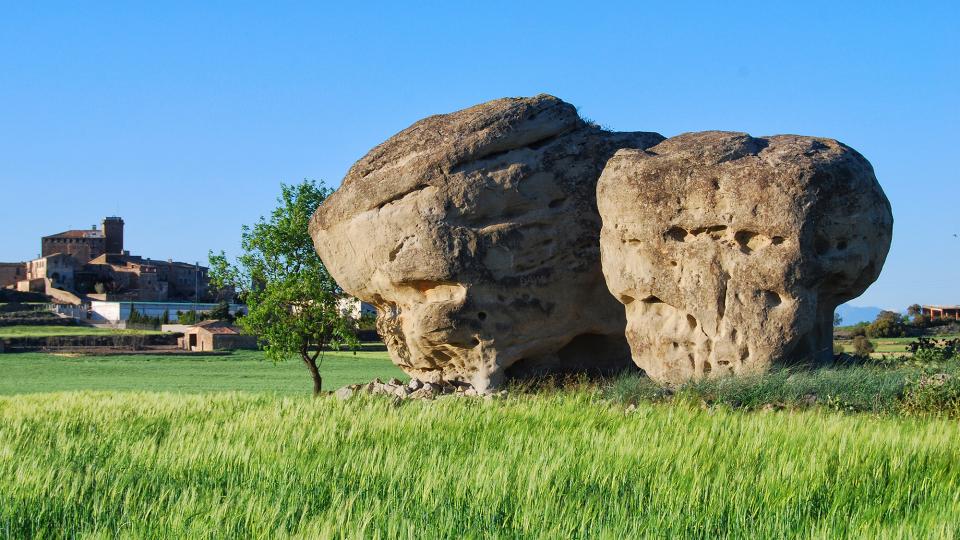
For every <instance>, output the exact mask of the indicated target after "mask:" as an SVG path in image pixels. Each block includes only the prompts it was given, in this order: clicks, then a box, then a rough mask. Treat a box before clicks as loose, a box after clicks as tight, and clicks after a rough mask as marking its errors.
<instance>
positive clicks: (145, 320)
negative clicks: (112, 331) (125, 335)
mask: <svg viewBox="0 0 960 540" xmlns="http://www.w3.org/2000/svg"><path fill="white" fill-rule="evenodd" d="M161 322H162V321H161V318H160V317H150V316H148V315H145V314H143V313H140V312H139V311H137V308H136V306H130V316H129V317H128V318H127V327H128V328H140V329H147V330H158V329H159V328H160V324H161Z"/></svg>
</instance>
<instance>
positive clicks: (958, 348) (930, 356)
mask: <svg viewBox="0 0 960 540" xmlns="http://www.w3.org/2000/svg"><path fill="white" fill-rule="evenodd" d="M907 350H908V351H910V353H912V354H913V359H914V360H916V361H918V362H946V361H949V360H954V359H957V360H960V338H954V339H941V340H937V339H931V338H927V337H920V338H917V339H916V340H915V341H913V342H911V343H910V344H909V345H908V346H907Z"/></svg>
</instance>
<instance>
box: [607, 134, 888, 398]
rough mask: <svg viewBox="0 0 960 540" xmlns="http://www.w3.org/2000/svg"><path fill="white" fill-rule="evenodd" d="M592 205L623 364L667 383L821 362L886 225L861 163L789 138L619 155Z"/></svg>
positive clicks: (831, 148)
mask: <svg viewBox="0 0 960 540" xmlns="http://www.w3.org/2000/svg"><path fill="white" fill-rule="evenodd" d="M597 198H598V205H599V210H600V214H601V216H602V218H603V232H602V236H601V251H602V258H603V271H604V275H605V276H606V279H607V285H608V286H609V288H610V291H611V292H612V293H613V294H614V295H615V296H616V297H617V298H618V299H619V300H620V302H622V303H623V304H624V305H625V306H626V313H627V321H628V326H627V338H628V340H629V342H630V346H631V349H632V353H633V359H634V361H635V362H636V363H637V365H638V366H640V367H641V368H643V369H644V370H645V371H646V372H647V374H648V375H649V376H650V377H652V378H653V379H655V380H657V381H660V382H664V383H672V384H676V383H681V382H683V381H685V380H688V379H691V378H698V377H703V376H718V375H723V374H730V373H734V374H741V373H751V372H759V371H763V370H766V369H768V368H769V367H770V366H771V365H772V364H795V363H810V364H812V363H818V362H821V361H823V360H827V359H829V358H831V355H832V335H833V332H832V323H833V313H834V309H835V308H836V306H837V305H838V304H840V303H842V302H845V301H847V300H850V299H852V298H855V297H857V296H859V295H860V294H861V293H863V291H864V290H865V289H866V288H867V286H868V285H870V284H871V283H872V282H873V281H874V280H875V279H876V278H877V276H878V275H879V274H880V269H881V267H882V266H883V262H884V259H885V258H886V255H887V250H888V249H889V247H890V239H891V232H892V226H893V217H892V215H891V213H890V204H889V202H887V199H886V197H885V196H884V194H883V191H882V190H881V189H880V185H879V184H878V183H877V180H876V178H875V177H874V173H873V169H872V167H871V166H870V163H868V162H867V160H866V159H864V158H863V156H861V155H860V154H858V153H857V152H856V151H854V150H852V149H851V148H849V147H847V146H844V145H843V144H840V143H839V142H837V141H834V140H831V139H819V138H813V137H798V136H793V135H779V136H775V137H763V138H754V137H750V136H749V135H746V134H743V133H728V132H716V131H713V132H705V133H688V134H684V135H681V136H679V137H674V138H671V139H667V140H666V141H664V142H662V143H660V144H658V145H657V146H655V147H653V148H650V149H649V150H647V151H643V150H622V151H620V152H618V153H617V154H616V155H615V156H614V157H613V158H612V159H611V160H610V162H609V163H608V164H607V167H606V168H605V169H604V171H603V175H602V176H601V178H600V181H599V185H598V188H597Z"/></svg>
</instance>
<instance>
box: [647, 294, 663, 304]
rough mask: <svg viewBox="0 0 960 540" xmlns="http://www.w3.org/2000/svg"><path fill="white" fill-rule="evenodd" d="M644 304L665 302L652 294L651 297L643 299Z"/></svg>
mask: <svg viewBox="0 0 960 540" xmlns="http://www.w3.org/2000/svg"><path fill="white" fill-rule="evenodd" d="M643 303H644V304H662V303H663V300H661V299H659V298H657V297H656V296H654V295H652V294H651V295H650V296H648V297H646V298H644V299H643Z"/></svg>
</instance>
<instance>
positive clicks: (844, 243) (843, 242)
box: [837, 240, 847, 251]
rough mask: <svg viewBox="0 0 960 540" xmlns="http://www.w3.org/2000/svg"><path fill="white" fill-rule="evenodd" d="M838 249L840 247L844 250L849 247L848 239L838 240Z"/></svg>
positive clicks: (840, 249)
mask: <svg viewBox="0 0 960 540" xmlns="http://www.w3.org/2000/svg"><path fill="white" fill-rule="evenodd" d="M837 249H838V250H839V251H843V250H845V249H847V241H846V240H840V241H839V242H837Z"/></svg>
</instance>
